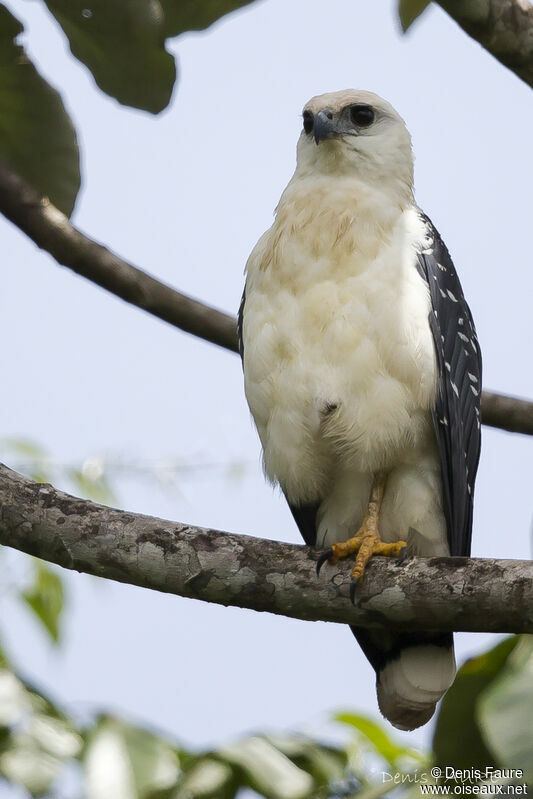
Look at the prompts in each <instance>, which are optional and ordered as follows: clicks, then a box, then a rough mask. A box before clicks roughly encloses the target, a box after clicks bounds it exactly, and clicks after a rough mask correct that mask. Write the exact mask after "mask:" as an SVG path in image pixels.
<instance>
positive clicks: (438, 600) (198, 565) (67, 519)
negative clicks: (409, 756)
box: [0, 464, 533, 633]
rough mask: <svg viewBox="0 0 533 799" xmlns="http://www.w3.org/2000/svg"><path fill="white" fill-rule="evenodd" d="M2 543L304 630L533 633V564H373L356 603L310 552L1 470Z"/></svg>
mask: <svg viewBox="0 0 533 799" xmlns="http://www.w3.org/2000/svg"><path fill="white" fill-rule="evenodd" d="M0 544H4V545H6V546H10V547H14V548H15V549H19V550H21V551H22V552H27V553H29V554H31V555H35V556H37V557H39V558H43V559H44V560H47V561H51V562H52V563H57V564H59V565H60V566H64V567H65V568H67V569H75V570H76V571H80V572H86V573H87V574H94V575H97V576H98V577H106V578H109V579H112V580H118V581H119V582H123V583H131V584H132V585H139V586H143V587H145V588H152V589H155V590H157V591H164V592H167V593H172V594H178V595H179V596H184V597H191V598H194V599H202V600H205V601H207V602H215V603H217V604H221V605H233V606H237V607H241V608H251V609H253V610H260V611H267V612H269V613H276V614H281V615H284V616H290V617H292V618H296V619H307V620H312V621H316V620H323V621H333V622H345V623H349V624H356V625H358V626H362V627H382V626H386V627H391V626H392V627H394V628H396V629H406V630H423V629H432V630H469V631H478V632H515V633H518V632H528V633H533V563H530V562H525V561H512V560H481V559H473V558H472V559H470V558H414V559H411V560H408V561H407V562H406V563H404V564H403V565H402V566H399V565H398V564H397V563H396V562H392V561H391V560H390V559H388V558H374V559H373V560H372V561H371V563H370V565H369V567H368V570H367V573H366V574H365V578H364V581H363V585H362V586H360V588H359V589H358V595H357V599H356V605H355V606H352V604H351V602H350V600H349V596H348V594H349V584H350V568H351V567H350V564H349V563H344V564H339V565H337V566H327V565H326V566H324V568H323V570H322V572H321V575H320V577H317V575H316V571H315V567H316V560H317V557H318V552H317V551H316V550H312V549H309V548H308V547H304V546H294V545H290V544H282V543H279V542H276V541H265V540H262V539H258V538H251V537H248V536H242V535H234V534H231V533H221V532H218V531H216V530H205V529H203V528H199V527H192V526H190V525H185V524H179V523H176V522H169V521H163V520H162V519H157V518H153V517H150V516H142V515H140V514H135V513H128V512H126V511H121V510H114V509H112V508H107V507H104V506H102V505H97V504H95V503H93V502H87V501H84V500H81V499H77V498H76V497H71V496H69V495H68V494H64V493H63V492H61V491H57V490H56V489H55V488H53V487H52V486H50V485H47V484H40V483H35V482H33V481H32V480H28V479H27V478H25V477H22V476H21V475H19V474H17V473H16V472H13V471H11V470H10V469H8V468H7V467H5V466H2V465H1V464H0Z"/></svg>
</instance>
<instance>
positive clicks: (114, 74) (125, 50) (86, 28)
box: [45, 0, 176, 114]
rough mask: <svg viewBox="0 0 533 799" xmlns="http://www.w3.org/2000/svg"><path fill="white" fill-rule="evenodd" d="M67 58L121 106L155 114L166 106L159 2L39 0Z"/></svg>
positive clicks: (168, 77)
mask: <svg viewBox="0 0 533 799" xmlns="http://www.w3.org/2000/svg"><path fill="white" fill-rule="evenodd" d="M45 2H46V5H47V6H48V8H49V9H50V11H51V12H52V14H53V15H54V16H55V18H56V19H57V21H58V22H59V24H60V25H61V27H62V28H63V30H64V32H65V34H66V35H67V37H68V40H69V44H70V49H71V51H72V54H73V55H74V56H76V58H78V59H79V60H80V61H82V62H83V63H84V64H85V65H86V66H87V67H88V68H89V69H90V70H91V72H92V74H93V76H94V79H95V81H96V83H97V84H98V86H99V87H100V89H102V91H104V92H105V93H106V94H109V95H111V97H114V98H115V99H116V100H118V101H119V103H122V104H123V105H129V106H133V107H134V108H141V109H143V110H145V111H150V112H151V113H152V114H157V113H159V111H162V109H163V108H166V106H167V105H168V103H169V100H170V97H171V94H172V89H173V87H174V82H175V80H176V65H175V63H174V58H173V57H172V56H171V55H170V53H167V51H166V50H165V29H164V15H163V10H162V7H161V4H160V2H159V0H45Z"/></svg>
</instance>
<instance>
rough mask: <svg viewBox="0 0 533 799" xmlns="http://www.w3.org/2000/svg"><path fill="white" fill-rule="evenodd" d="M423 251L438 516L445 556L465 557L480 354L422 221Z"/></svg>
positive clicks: (440, 251)
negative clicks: (433, 368)
mask: <svg viewBox="0 0 533 799" xmlns="http://www.w3.org/2000/svg"><path fill="white" fill-rule="evenodd" d="M422 218H423V220H424V222H425V223H426V225H427V231H428V241H427V244H426V246H427V249H425V250H423V251H421V252H420V253H419V255H418V268H419V271H420V273H421V274H422V276H423V277H424V278H425V280H427V282H428V285H429V291H430V295H431V305H432V311H431V313H430V316H429V323H430V326H431V332H432V333H433V339H434V341H435V350H436V354H437V366H438V382H437V397H436V404H435V408H434V410H433V424H434V426H435V432H436V435H437V442H438V446H439V452H440V461H441V467H442V485H443V500H444V512H445V515H446V525H447V529H448V543H449V546H450V554H451V555H469V554H470V542H471V538H472V503H473V498H474V481H475V479H476V472H477V467H478V463H479V450H480V445H481V418H480V416H481V412H480V404H481V352H480V349H479V343H478V340H477V336H476V330H475V327H474V322H473V320H472V315H471V313H470V308H469V307H468V305H467V303H466V300H465V298H464V295H463V290H462V288H461V284H460V282H459V278H458V277H457V273H456V271H455V268H454V265H453V263H452V259H451V258H450V254H449V252H448V250H447V249H446V245H445V244H444V242H443V241H442V239H441V237H440V236H439V234H438V232H437V230H435V228H434V227H433V224H432V222H431V220H430V219H428V217H427V216H425V215H422Z"/></svg>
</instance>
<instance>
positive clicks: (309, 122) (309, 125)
mask: <svg viewBox="0 0 533 799" xmlns="http://www.w3.org/2000/svg"><path fill="white" fill-rule="evenodd" d="M303 117H304V130H305V132H306V133H308V134H309V133H311V131H312V130H313V124H314V118H313V115H312V113H311V111H304V113H303Z"/></svg>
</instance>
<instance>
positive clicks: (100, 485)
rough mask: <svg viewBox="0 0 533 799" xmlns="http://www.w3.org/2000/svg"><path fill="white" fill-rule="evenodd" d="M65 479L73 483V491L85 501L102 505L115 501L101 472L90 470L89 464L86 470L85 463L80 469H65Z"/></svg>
mask: <svg viewBox="0 0 533 799" xmlns="http://www.w3.org/2000/svg"><path fill="white" fill-rule="evenodd" d="M65 471H66V475H67V477H68V478H69V479H70V480H71V481H72V482H73V483H74V490H75V491H76V492H78V493H79V494H81V496H82V497H84V498H85V499H91V500H92V501H93V502H101V503H102V504H103V505H111V504H113V502H114V501H115V495H114V494H113V490H112V488H111V486H110V485H109V483H108V481H107V478H106V476H105V474H104V472H103V470H99V469H96V468H95V469H94V470H93V469H91V468H90V464H89V468H87V461H85V463H84V464H83V465H82V468H81V469H70V468H68V469H66V470H65Z"/></svg>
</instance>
